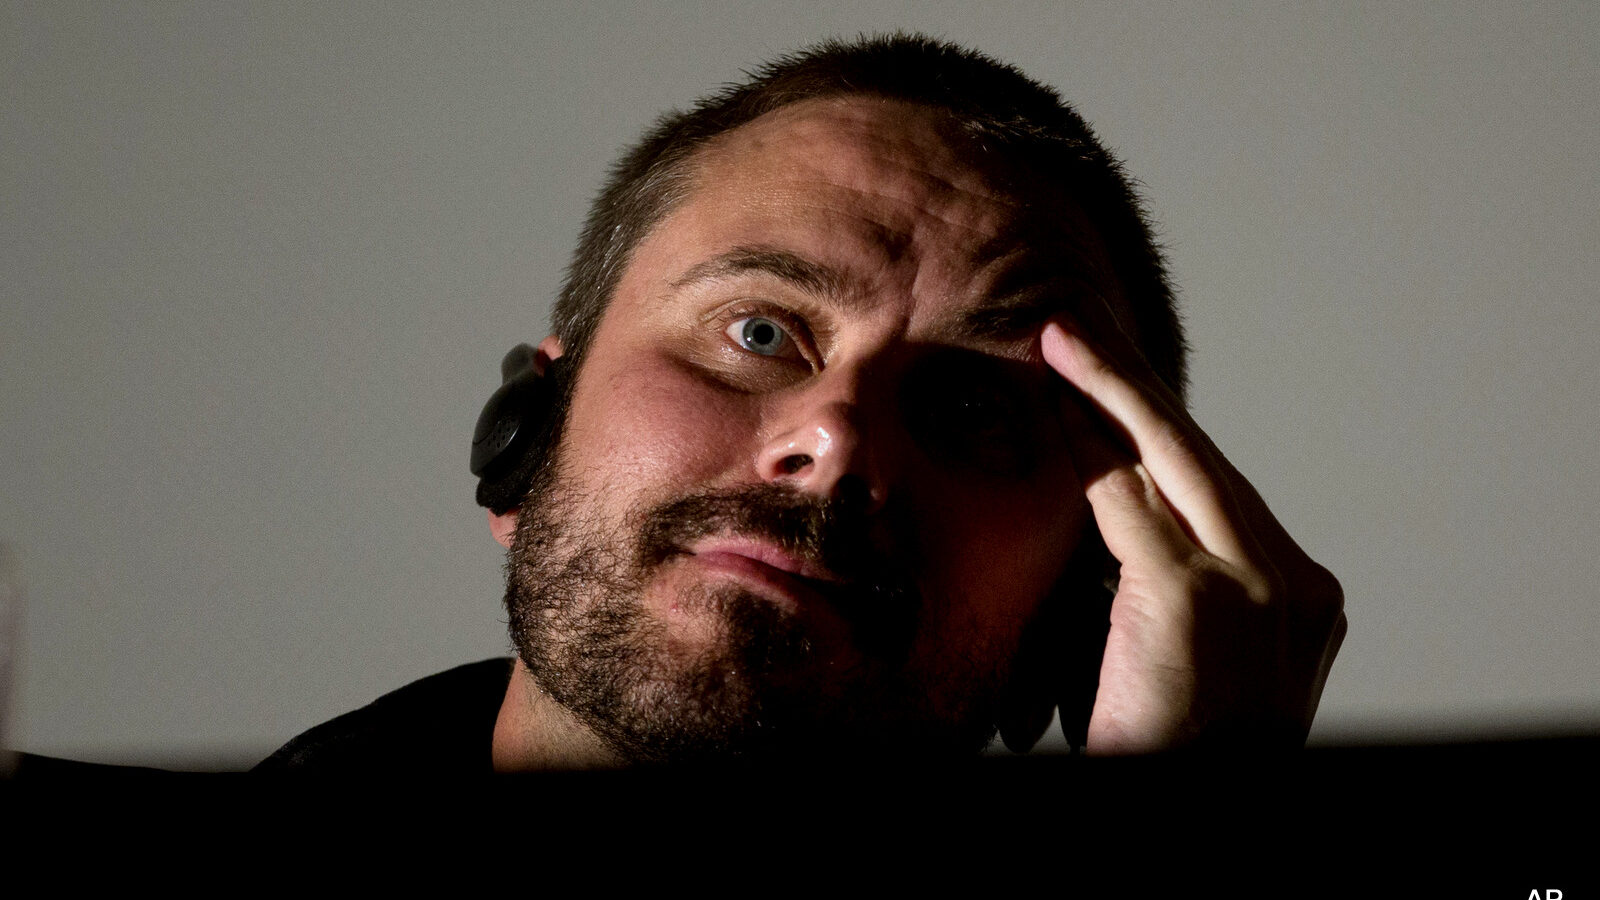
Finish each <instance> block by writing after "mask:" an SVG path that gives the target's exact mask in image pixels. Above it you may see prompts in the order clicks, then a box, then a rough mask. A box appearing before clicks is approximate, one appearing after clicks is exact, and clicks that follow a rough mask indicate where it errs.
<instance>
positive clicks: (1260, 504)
mask: <svg viewBox="0 0 1600 900" xmlns="http://www.w3.org/2000/svg"><path fill="white" fill-rule="evenodd" d="M1077 311H1078V313H1079V314H1080V315H1081V316H1082V317H1083V324H1084V326H1085V327H1086V328H1087V330H1088V332H1089V333H1090V334H1093V335H1095V340H1096V342H1097V343H1098V344H1099V346H1100V347H1101V348H1102V349H1103V352H1104V353H1105V355H1106V356H1107V357H1109V358H1110V359H1111V360H1112V361H1113V362H1115V363H1117V368H1118V369H1119V371H1121V372H1122V373H1123V374H1124V377H1126V378H1127V379H1128V380H1129V381H1130V382H1133V383H1135V384H1137V385H1138V386H1139V387H1141V388H1142V389H1143V393H1144V394H1145V396H1146V397H1147V398H1148V399H1150V400H1151V401H1152V402H1153V403H1154V404H1155V405H1156V406H1157V407H1158V408H1160V409H1161V410H1162V411H1164V412H1166V413H1167V414H1168V415H1169V416H1170V417H1171V418H1173V419H1174V420H1182V421H1187V422H1188V423H1189V424H1190V425H1192V426H1193V428H1192V433H1193V435H1194V436H1195V437H1197V438H1198V439H1199V442H1200V444H1201V446H1202V447H1203V449H1204V451H1205V455H1206V456H1207V457H1208V458H1209V462H1210V463H1211V465H1212V467H1213V468H1214V469H1215V470H1217V471H1220V472H1221V473H1222V474H1223V476H1224V480H1225V483H1226V484H1227V486H1228V487H1230V488H1231V489H1232V491H1233V497H1234V500H1235V506H1236V508H1237V509H1238V511H1239V512H1240V513H1241V514H1242V515H1243V517H1244V519H1245V521H1246V522H1247V523H1248V525H1249V528H1250V533H1251V535H1252V536H1253V537H1254V538H1255V541H1256V543H1257V544H1259V545H1260V546H1261V548H1262V549H1263V550H1264V551H1265V552H1266V553H1267V554H1268V555H1269V556H1270V557H1271V558H1273V559H1299V558H1302V557H1305V551H1304V550H1303V549H1301V547H1300V545H1299V544H1298V543H1296V542H1295V540H1294V538H1293V537H1291V536H1290V535H1289V532H1288V530H1287V529H1285V528H1284V527H1283V524H1282V523H1281V522H1279V521H1278V518H1277V516H1275V515H1273V513H1272V510H1271V508H1270V507H1268V506H1267V504H1266V501H1265V500H1263V499H1262V498H1261V495H1260V493H1259V492H1257V491H1256V488H1255V485H1253V484H1251V483H1250V480H1249V479H1247V478H1245V477H1244V475H1243V474H1242V473H1241V472H1240V471H1239V470H1238V468H1237V467H1235V466H1234V465H1233V463H1232V461H1230V460H1229V459H1228V457H1227V455H1226V454H1224V453H1223V452H1222V450H1221V449H1220V448H1218V447H1217V444H1216V442H1215V441H1213V440H1212V439H1211V435H1210V434H1208V433H1207V432H1206V431H1205V430H1204V429H1202V428H1200V427H1199V426H1198V425H1196V424H1194V420H1193V419H1192V418H1190V417H1189V414H1188V408H1187V406H1186V405H1185V404H1184V402H1183V400H1182V399H1181V398H1180V397H1179V396H1178V395H1177V393H1176V392H1175V391H1174V390H1173V388H1172V387H1171V386H1170V385H1168V384H1167V383H1166V382H1165V381H1163V380H1162V379H1161V377H1160V376H1159V375H1157V374H1156V372H1155V368H1154V367H1153V366H1151V364H1150V361H1149V359H1148V358H1147V357H1145V355H1144V351H1143V350H1142V349H1141V348H1140V347H1139V343H1138V341H1136V340H1134V338H1133V336H1132V335H1130V334H1129V333H1128V332H1127V330H1126V329H1124V328H1123V327H1122V320H1121V319H1120V318H1119V317H1118V316H1117V315H1116V313H1115V311H1114V310H1113V309H1112V308H1111V304H1110V303H1109V302H1108V301H1107V300H1106V298H1105V297H1103V296H1099V295H1095V296H1094V297H1092V298H1090V299H1089V300H1087V301H1086V302H1084V303H1082V304H1080V305H1079V306H1078V307H1077Z"/></svg>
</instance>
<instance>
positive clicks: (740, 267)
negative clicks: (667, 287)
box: [672, 246, 845, 302]
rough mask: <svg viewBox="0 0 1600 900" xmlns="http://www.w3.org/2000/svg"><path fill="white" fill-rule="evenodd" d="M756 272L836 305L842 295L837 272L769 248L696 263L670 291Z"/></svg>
mask: <svg viewBox="0 0 1600 900" xmlns="http://www.w3.org/2000/svg"><path fill="white" fill-rule="evenodd" d="M751 272H759V273H764V274H767V275H771V276H773V277H775V278H779V279H782V280H783V281H786V282H788V283H790V284H792V285H794V286H796V287H798V288H800V289H801V290H803V291H805V292H806V293H808V294H814V295H816V296H817V297H819V298H821V299H824V300H829V301H833V302H837V301H838V300H839V298H840V297H841V296H842V295H843V294H844V282H845V279H844V275H843V274H842V273H841V272H839V271H838V270H836V269H832V268H829V267H828V266H825V265H822V264H821V263H818V262H814V261H812V260H809V259H806V258H805V257H803V256H799V255H797V254H794V253H790V252H789V251H787V250H777V249H774V248H771V247H748V246H747V247H735V248H733V249H732V250H729V251H727V252H725V253H719V254H717V255H716V256H713V257H712V258H710V259H708V260H705V261H704V262H699V263H695V264H694V265H693V266H690V267H689V270H688V271H687V272H685V273H683V276H682V277H680V278H679V279H678V280H677V281H674V282H673V283H672V286H673V288H675V289H681V288H685V287H688V286H690V285H694V284H699V283H701V282H706V281H716V280H718V279H722V278H732V277H735V276H738V275H745V274H748V273H751Z"/></svg>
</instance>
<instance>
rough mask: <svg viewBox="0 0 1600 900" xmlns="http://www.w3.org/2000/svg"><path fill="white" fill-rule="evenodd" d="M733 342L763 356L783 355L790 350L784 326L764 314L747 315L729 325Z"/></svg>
mask: <svg viewBox="0 0 1600 900" xmlns="http://www.w3.org/2000/svg"><path fill="white" fill-rule="evenodd" d="M728 337H730V338H733V342H734V343H736V344H738V345H739V346H741V347H743V348H744V349H746V350H749V351H750V352H751V353H758V354H760V355H762V356H781V355H783V354H785V353H787V352H788V351H789V345H790V344H792V343H793V341H791V340H790V338H789V334H788V332H786V331H784V330H783V326H782V325H779V324H778V323H777V322H774V321H772V320H771V319H768V318H765V317H763V316H745V317H744V318H742V319H737V320H735V321H734V322H733V324H731V325H729V326H728Z"/></svg>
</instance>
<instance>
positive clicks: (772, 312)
mask: <svg viewBox="0 0 1600 900" xmlns="http://www.w3.org/2000/svg"><path fill="white" fill-rule="evenodd" d="M751 317H760V318H763V319H771V320H772V321H774V322H776V323H778V325H779V326H781V327H782V328H783V330H784V333H785V334H786V335H788V337H789V340H790V341H792V342H793V343H794V347H795V351H796V352H797V353H799V354H800V361H803V362H805V363H807V364H808V365H810V366H812V367H813V368H816V367H817V359H816V357H817V353H816V351H815V349H814V348H815V344H814V343H813V341H812V335H811V329H810V328H808V327H806V323H805V320H803V319H801V318H800V317H799V316H796V315H795V314H794V313H792V312H790V311H789V310H787V309H784V308H782V307H779V306H773V305H771V304H767V303H748V304H741V305H738V306H733V307H729V308H728V309H726V310H723V311H722V312H721V313H719V314H718V315H717V319H716V321H717V327H718V328H719V329H720V334H721V335H722V337H723V339H724V340H726V341H728V343H729V345H730V346H732V347H733V348H734V349H735V350H737V351H739V353H740V354H742V355H747V356H752V357H755V358H757V359H775V360H776V359H782V357H778V356H762V355H761V354H758V353H755V352H753V351H750V350H747V349H745V348H744V347H741V346H739V345H738V344H737V343H735V342H734V341H733V338H731V337H728V336H727V332H728V329H729V328H730V327H732V325H733V323H735V322H737V321H739V320H740V319H748V318H751Z"/></svg>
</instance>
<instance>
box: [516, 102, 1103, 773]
mask: <svg viewBox="0 0 1600 900" xmlns="http://www.w3.org/2000/svg"><path fill="white" fill-rule="evenodd" d="M972 153H973V149H972V147H971V146H970V145H969V144H968V143H967V142H966V141H965V140H964V139H962V138H959V137H956V138H952V137H951V135H950V134H949V129H948V126H947V125H946V124H945V120H944V119H943V118H942V117H941V116H940V115H939V114H937V113H935V112H932V111H929V110H926V109H924V108H921V107H917V106H913V105H909V104H904V103H898V102H894V101H886V100H879V99H870V98H840V99H830V100H813V101H806V102H803V103H799V104H795V105H792V106H789V107H785V108H783V109H781V110H779V111H777V112H774V113H771V114H769V115H767V116H764V117H762V118H761V119H758V120H756V121H755V122H753V123H751V124H749V125H746V126H744V127H742V128H739V129H737V130H735V131H733V132H730V133H728V134H726V135H723V136H722V137H721V138H719V139H718V140H717V141H716V142H714V143H713V144H712V145H711V146H709V147H708V148H706V149H704V150H702V151H701V153H700V154H699V155H698V157H697V164H696V165H695V166H694V167H693V172H694V182H693V187H692V189H691V191H690V193H689V195H688V198H687V199H686V200H685V201H684V202H683V203H681V204H680V205H678V206H677V207H676V208H675V210H674V211H673V212H671V213H670V214H669V215H668V216H667V217H666V218H665V219H663V220H662V222H660V223H659V224H658V225H657V227H656V228H655V229H654V230H653V231H652V232H651V234H650V235H649V236H648V237H647V238H646V239H645V240H644V241H642V242H641V243H640V244H639V246H638V247H637V248H636V249H635V252H634V255H633V257H632V259H631V262H630V264H629V266H628V269H627V271H626V272H625V273H624V275H623V277H622V279H621V281H620V283H619V286H618V288H617V292H616V294H615V296H614V298H613V300H612V302H611V303H610V305H609V307H608V308H607V310H606V313H605V316H604V318H603V320H602V322H601V324H600V327H599V329H598V331H597V333H596V335H595V338H594V342H593V344H592V345H591V347H590V350H589V353H588V355H587V357H586V359H585V361H584V364H583V368H582V371H581V373H578V381H577V384H576V388H575V393H574V395H573V401H572V405H571V408H570V411H569V414H568V418H567V421H566V425H565V428H564V431H563V434H562V438H561V443H560V446H559V449H558V453H557V460H558V464H557V465H556V466H555V467H554V468H553V469H552V470H551V472H550V473H548V475H547V477H545V478H542V479H540V482H539V483H538V484H536V486H535V489H534V491H533V492H532V493H531V494H530V496H529V498H528V501H527V503H526V504H524V506H523V508H522V512H521V514H520V519H519V523H518V532H517V536H516V539H515V542H514V544H513V552H512V557H511V566H510V589H509V591H508V598H507V602H508V605H509V608H510V612H511V617H512V631H513V635H514V638H515V640H516V642H517V645H518V649H519V651H520V653H521V655H522V657H523V659H524V661H525V662H526V663H527V664H528V666H529V668H530V670H531V671H532V672H533V674H534V676H535V678H536V679H537V680H538V682H539V685H540V687H541V688H542V689H543V690H545V691H546V692H548V693H549V694H550V695H551V696H552V697H554V698H555V699H556V700H557V701H559V702H560V703H562V704H563V705H564V706H566V707H567V708H568V709H570V710H572V711H573V712H574V713H575V714H576V715H577V716H578V718H579V719H580V720H581V721H582V722H584V723H585V724H586V725H588V726H589V727H590V728H591V729H593V730H595V731H596V732H597V733H599V734H600V735H601V736H602V737H604V738H606V739H607V740H608V741H609V742H610V743H611V744H612V745H613V746H615V747H617V748H618V749H619V750H621V751H622V752H623V753H625V754H628V755H634V756H642V757H660V756H695V755H701V754H707V753H722V752H766V751H772V750H776V749H778V748H808V747H816V746H819V745H824V746H825V745H829V744H835V743H837V742H852V743H859V742H870V743H877V744H883V745H888V746H897V747H899V748H900V749H903V750H905V749H916V748H933V747H938V748H954V747H971V746H975V745H981V743H982V742H983V741H985V740H987V739H988V737H990V736H991V735H992V733H993V722H994V720H995V715H996V706H997V704H998V703H999V702H1000V698H1001V697H1002V695H1003V694H1004V693H1005V692H1006V691H1007V690H1008V686H1009V684H1010V682H1011V680H1012V677H1013V664H1014V661H1015V659H1016V658H1017V655H1018V650H1019V646H1020V645H1021V642H1022V637H1023V634H1024V632H1025V630H1026V629H1027V628H1028V626H1029V625H1030V623H1031V622H1033V621H1035V619H1036V618H1037V616H1038V613H1039V610H1040V606H1041V603H1042V602H1043V601H1044V599H1045V598H1046V597H1047V596H1048V595H1051V594H1052V593H1053V592H1055V589H1056V588H1057V586H1058V582H1059V581H1060V579H1061V578H1062V575H1063V572H1064V570H1065V569H1066V567H1067V563H1068V560H1069V559H1070V558H1071V556H1072V554H1073V552H1074V550H1075V549H1076V547H1077V545H1078V543H1079V540H1080V538H1081V537H1082V535H1083V534H1084V531H1085V528H1086V524H1087V522H1088V513H1087V506H1086V503H1085V501H1084V499H1083V496H1082V491H1081V489H1080V487H1079V485H1078V483H1077V479H1076V476H1075V474H1074V472H1073V471H1072V468H1071V465H1070V464H1069V462H1068V457H1067V453H1066V441H1067V440H1068V437H1069V436H1068V435H1067V434H1066V433H1065V430H1064V427H1063V425H1062V422H1061V416H1060V413H1059V404H1060V402H1061V400H1060V396H1059V394H1058V390H1059V389H1058V387H1057V386H1056V383H1055V379H1054V377H1053V375H1052V374H1051V373H1050V371H1049V370H1048V368H1047V367H1046V366H1045V365H1044V363H1043V361H1042V359H1041V357H1040V355H1039V349H1038V338H1037V331H1038V327H1039V325H1040V324H1041V323H1042V315H1041V312H1040V310H1041V309H1062V308H1067V307H1068V306H1069V305H1070V301H1071V299H1072V298H1073V297H1074V296H1076V295H1080V294H1083V293H1086V292H1099V293H1109V292H1110V290H1111V289H1110V287H1109V281H1108V279H1107V278H1106V277H1105V275H1104V274H1103V273H1104V272H1105V263H1104V254H1103V253H1102V252H1101V251H1100V250H1099V249H1098V241H1097V239H1096V238H1094V237H1093V235H1092V233H1091V231H1090V230H1089V229H1088V227H1087V226H1085V225H1084V224H1083V223H1082V217H1081V215H1080V214H1078V213H1077V212H1076V210H1074V209H1072V208H1071V207H1070V206H1068V205H1064V204H1063V203H1061V202H1059V201H1052V202H1048V203H1040V202H1037V201H1036V202H1035V203H1034V204H1031V205H1030V204H1027V203H1024V202H1023V200H1022V199H1018V196H1017V192H1015V191H1006V190H1002V189H1001V188H999V187H997V186H996V185H995V183H994V182H993V180H991V179H990V178H988V177H986V176H985V175H983V174H982V173H981V172H980V171H978V170H977V169H974V168H973V167H972V166H970V165H969V164H968V163H967V160H968V159H969V158H971V154H972ZM1024 199H1027V198H1024ZM1041 207H1042V208H1041ZM1056 593H1059V592H1056ZM1060 599H1062V600H1063V601H1065V602H1072V597H1071V595H1070V593H1069V594H1068V595H1066V596H1063V597H1061V598H1060Z"/></svg>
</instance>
